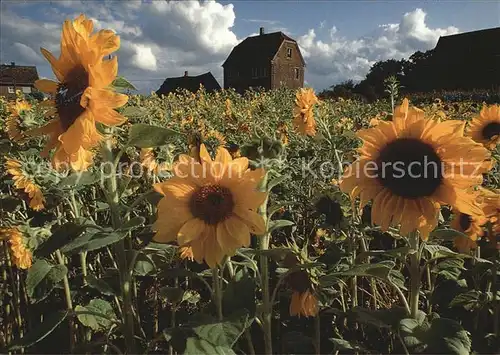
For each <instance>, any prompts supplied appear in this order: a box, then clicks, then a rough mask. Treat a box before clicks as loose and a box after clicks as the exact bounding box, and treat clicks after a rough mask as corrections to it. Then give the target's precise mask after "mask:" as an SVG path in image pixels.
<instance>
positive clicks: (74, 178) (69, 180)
mask: <svg viewBox="0 0 500 355" xmlns="http://www.w3.org/2000/svg"><path fill="white" fill-rule="evenodd" d="M100 179H101V175H100V174H99V173H98V172H95V171H83V172H79V173H73V174H71V175H69V176H67V177H65V178H64V179H62V180H61V181H60V182H59V186H62V187H75V186H85V185H92V184H95V183H96V182H98V181H99V180H100Z"/></svg>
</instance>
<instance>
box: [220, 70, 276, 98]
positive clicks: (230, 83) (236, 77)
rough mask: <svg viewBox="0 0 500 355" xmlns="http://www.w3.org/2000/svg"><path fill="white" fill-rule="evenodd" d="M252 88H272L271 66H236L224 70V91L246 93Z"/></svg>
mask: <svg viewBox="0 0 500 355" xmlns="http://www.w3.org/2000/svg"><path fill="white" fill-rule="evenodd" d="M250 87H254V88H257V87H262V88H264V89H270V88H271V64H270V63H267V64H264V63H261V64H258V63H256V64H251V65H248V66H247V65H245V64H243V63H242V64H240V65H235V66H232V67H228V68H224V89H228V88H233V89H234V90H235V91H236V92H239V93H244V92H245V90H247V89H249V88H250Z"/></svg>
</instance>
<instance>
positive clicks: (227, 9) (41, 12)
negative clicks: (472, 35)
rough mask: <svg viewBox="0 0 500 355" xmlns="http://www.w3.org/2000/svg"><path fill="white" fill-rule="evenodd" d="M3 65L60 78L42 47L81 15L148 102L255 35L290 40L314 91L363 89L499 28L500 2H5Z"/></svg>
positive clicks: (0, 29)
mask: <svg viewBox="0 0 500 355" xmlns="http://www.w3.org/2000/svg"><path fill="white" fill-rule="evenodd" d="M0 11H1V12H0V62H1V63H11V62H15V63H16V64H19V65H36V67H37V70H38V74H39V76H40V77H46V78H54V75H53V73H52V71H51V68H50V66H49V65H48V63H47V62H46V60H45V59H44V57H43V56H42V55H41V53H40V47H43V48H46V49H47V50H49V51H51V52H53V53H54V54H55V55H56V56H58V55H59V46H60V36H61V26H62V23H63V21H64V20H65V19H71V18H75V17H76V16H78V15H79V14H81V13H83V14H85V15H86V16H88V17H90V18H92V19H93V20H94V27H95V28H96V30H99V29H112V30H113V31H115V32H116V33H117V34H118V35H119V36H120V39H121V47H120V49H119V50H118V51H117V52H116V55H117V56H118V63H119V75H121V76H124V77H126V78H127V79H128V80H129V81H131V82H132V83H133V84H134V85H135V86H136V87H137V88H138V89H139V91H140V92H142V93H149V92H151V91H155V90H157V89H158V88H159V87H160V85H161V84H162V82H163V81H164V80H165V78H167V77H176V76H182V75H183V74H184V71H188V72H189V75H198V74H203V73H205V72H207V71H211V72H212V74H213V75H214V76H215V78H216V79H217V80H218V81H219V84H221V86H222V85H223V81H222V67H221V65H222V63H223V62H224V60H225V59H226V58H227V56H228V55H229V53H230V52H231V50H232V48H233V47H234V46H236V45H237V44H238V43H239V42H241V41H242V40H244V39H245V38H246V37H248V36H252V35H256V34H257V33H258V32H259V27H264V28H265V32H267V33H269V32H275V31H282V32H284V33H286V34H287V35H288V36H290V37H292V38H294V39H295V40H296V41H297V43H298V44H299V47H300V49H301V52H302V55H303V57H304V59H305V61H306V72H305V84H306V86H310V87H313V88H314V89H315V90H317V91H321V90H322V89H325V88H328V87H330V86H331V85H335V84H338V83H340V82H342V81H345V80H349V79H350V80H354V81H360V80H362V79H363V78H364V76H365V75H366V74H367V73H368V71H369V69H370V67H371V65H373V64H374V63H375V62H377V61H379V60H387V59H391V58H393V59H401V58H408V57H409V56H410V55H411V54H412V53H414V52H415V51H418V50H420V51H425V50H428V49H432V48H434V47H435V45H436V43H437V41H438V39H439V37H440V36H446V35H450V34H455V33H461V32H468V31H474V30H480V29H485V28H492V27H500V1H499V0H489V1H458V0H456V1H447V0H439V1H410V0H405V1H394V0H385V1H375V0H372V1H361V0H349V1H335V0H330V1H313V0H295V1H287V0H280V1H264V0H260V1H251V0H239V1H215V0H208V1H188V0H183V1H172V0H170V1H169V0H162V1H157V0H123V1H104V0H103V1H88V0H87V1H86V0H82V1H79V0H56V1H40V0H31V1H6V0H3V1H2V2H1V3H0Z"/></svg>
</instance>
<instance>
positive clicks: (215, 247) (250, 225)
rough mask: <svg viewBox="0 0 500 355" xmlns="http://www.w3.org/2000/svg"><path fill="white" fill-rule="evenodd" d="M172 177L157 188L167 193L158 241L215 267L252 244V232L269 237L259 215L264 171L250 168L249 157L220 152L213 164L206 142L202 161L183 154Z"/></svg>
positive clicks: (161, 209)
mask: <svg viewBox="0 0 500 355" xmlns="http://www.w3.org/2000/svg"><path fill="white" fill-rule="evenodd" d="M173 173H174V177H173V178H171V179H169V180H167V181H165V182H162V183H158V184H155V185H154V188H155V190H156V191H158V192H159V193H161V194H162V195H163V198H162V199H161V200H160V202H159V203H158V219H157V220H156V222H155V223H154V226H153V229H154V230H155V231H156V234H155V236H154V240H156V241H158V242H170V241H174V240H176V241H177V243H178V244H179V245H180V246H190V247H191V248H192V251H193V257H194V259H195V260H196V261H197V262H199V263H201V262H202V261H203V260H205V262H206V263H207V264H208V265H209V266H210V267H215V266H216V265H217V264H218V263H220V262H221V260H222V258H223V257H224V256H225V255H233V254H234V252H235V251H236V249H237V248H239V247H241V246H248V245H250V233H253V234H256V235H262V234H264V233H265V230H266V226H265V222H264V219H263V218H262V216H260V215H259V214H258V213H257V212H256V210H257V208H258V207H259V206H260V205H261V204H262V203H263V202H264V200H265V199H266V196H267V194H266V193H264V192H259V191H257V186H258V184H259V182H260V180H261V179H262V177H263V176H264V174H265V172H264V170H263V169H256V170H253V171H250V170H248V159H247V158H238V159H234V160H233V159H232V158H231V155H230V154H229V152H228V151H227V150H226V149H224V148H219V149H218V150H217V156H216V158H215V160H212V158H211V157H210V155H209V154H208V151H207V149H206V147H205V145H203V144H202V145H201V146H200V161H197V160H196V159H194V158H192V157H190V156H188V155H181V156H180V158H179V161H178V162H177V163H176V164H175V166H174V168H173Z"/></svg>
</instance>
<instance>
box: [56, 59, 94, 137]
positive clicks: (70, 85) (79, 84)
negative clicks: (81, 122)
mask: <svg viewBox="0 0 500 355" xmlns="http://www.w3.org/2000/svg"><path fill="white" fill-rule="evenodd" d="M88 86H89V75H88V73H87V71H86V70H85V69H84V68H83V67H82V66H78V67H75V68H74V69H72V70H71V71H70V72H69V73H68V74H67V75H66V77H65V80H64V82H63V83H60V84H59V86H58V87H57V92H56V98H55V103H56V108H57V114H58V115H59V118H60V120H61V128H62V129H63V130H64V132H66V131H67V130H68V128H69V127H70V126H71V125H72V124H73V123H74V122H75V121H76V119H77V118H78V117H79V116H80V115H81V114H82V113H83V112H84V111H85V109H84V108H83V107H82V106H80V99H81V97H82V95H83V92H84V91H85V89H86V88H87V87H88Z"/></svg>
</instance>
